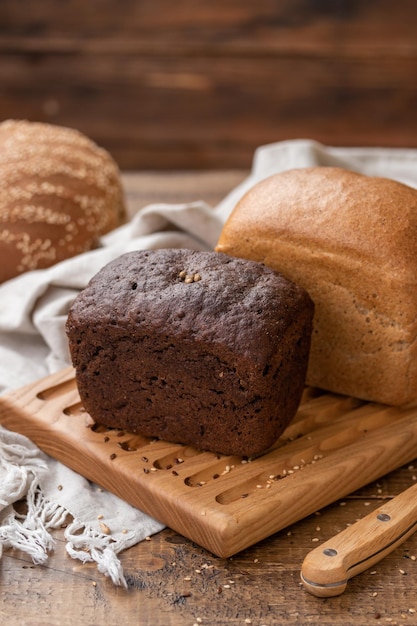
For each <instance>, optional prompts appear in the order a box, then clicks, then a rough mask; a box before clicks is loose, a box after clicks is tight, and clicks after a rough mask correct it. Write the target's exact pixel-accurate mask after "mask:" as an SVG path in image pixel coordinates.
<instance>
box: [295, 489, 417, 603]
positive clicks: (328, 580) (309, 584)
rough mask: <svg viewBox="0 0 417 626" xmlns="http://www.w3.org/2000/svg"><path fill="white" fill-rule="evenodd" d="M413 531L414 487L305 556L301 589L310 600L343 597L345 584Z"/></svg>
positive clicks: (416, 511) (415, 525) (415, 522)
mask: <svg viewBox="0 0 417 626" xmlns="http://www.w3.org/2000/svg"><path fill="white" fill-rule="evenodd" d="M416 530H417V484H416V485H413V486H412V487H409V488H408V489H406V490H405V491H403V492H402V493H401V494H399V495H398V496H395V498H392V500H390V501H389V502H387V503H386V504H384V505H383V506H381V507H379V508H377V509H376V510H375V511H373V512H372V513H369V514H368V515H367V516H366V517H364V518H363V519H361V520H359V521H357V522H355V523H354V524H352V525H351V526H349V527H348V528H346V529H345V530H343V531H342V532H340V533H339V534H337V535H336V536H335V537H333V538H332V539H330V540H328V541H326V542H325V543H323V544H322V545H321V546H319V547H317V548H315V549H314V550H312V551H311V552H309V553H308V554H307V556H306V557H305V559H304V561H303V564H302V567H301V580H302V582H303V585H304V587H305V588H306V589H307V591H309V592H310V593H311V594H313V595H314V596H318V597H319V598H328V597H330V596H337V595H340V594H341V593H343V592H344V591H345V589H346V587H347V583H348V580H349V579H350V578H352V577H353V576H356V575H357V574H360V573H361V572H363V571H365V570H366V569H368V568H369V567H371V566H372V565H375V563H378V561H380V560H381V559H383V558H384V557H385V556H386V555H387V554H389V553H390V552H392V551H393V550H395V548H397V546H399V545H401V544H402V543H403V542H404V541H405V540H406V539H407V538H408V537H410V536H411V535H412V534H413V533H414V532H415V531H416Z"/></svg>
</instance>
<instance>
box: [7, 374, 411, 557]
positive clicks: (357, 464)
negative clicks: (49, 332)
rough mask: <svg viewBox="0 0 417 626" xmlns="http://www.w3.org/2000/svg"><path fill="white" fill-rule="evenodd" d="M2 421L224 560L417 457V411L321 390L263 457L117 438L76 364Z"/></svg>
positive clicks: (12, 396)
mask: <svg viewBox="0 0 417 626" xmlns="http://www.w3.org/2000/svg"><path fill="white" fill-rule="evenodd" d="M0 423H1V424H3V425H4V426H5V427H7V428H9V429H10V430H13V431H17V432H19V433H22V434H24V435H26V436H27V437H29V438H30V439H31V440H32V441H34V442H35V443H37V444H38V446H39V447H40V448H41V449H42V450H44V451H45V452H46V453H48V454H50V455H51V456H52V457H54V458H56V459H58V460H59V461H61V462H63V463H65V464H66V465H67V466H69V467H71V468H72V469H74V470H75V471H77V472H79V473H80V474H82V475H83V476H85V477H86V478H88V479H90V480H92V481H94V482H96V483H97V484H99V485H101V486H102V487H104V488H106V489H108V490H109V491H111V492H113V493H115V494H116V495H118V496H120V497H121V498H123V499H124V500H126V501H127V502H129V503H131V504H132V505H134V506H136V507H138V508H140V509H141V510H143V511H145V512H146V513H148V514H150V515H151V516H153V517H154V518H156V519H158V520H160V521H161V522H162V523H164V524H166V525H167V526H169V527H171V528H172V529H174V530H176V531H177V532H179V533H181V534H183V535H184V536H186V537H188V538H189V539H191V540H193V541H195V542H196V543H198V544H200V545H201V546H203V547H205V548H206V549H207V550H209V551H211V552H212V553H214V554H216V555H218V556H221V557H228V556H231V555H233V554H235V553H237V552H239V551H240V550H243V549H244V548H246V547H248V546H250V545H253V544H254V543H256V542H258V541H260V540H261V539H264V538H265V537H268V536H270V535H271V534H273V533H275V532H277V531H279V530H281V529H283V528H285V527H286V526H288V525H290V524H292V523H294V522H296V521H297V520H299V519H302V518H304V517H306V516H308V515H310V514H312V513H314V512H315V511H317V510H318V509H320V508H322V507H324V506H327V505H329V504H331V503H332V502H335V501H336V500H338V499H339V498H342V497H344V496H346V495H347V494H349V493H352V492H353V491H355V490H356V489H359V488H360V487H362V486H364V485H366V484H367V483H370V482H372V481H374V480H376V479H378V478H379V477H381V476H383V475H384V474H387V473H388V472H390V471H392V470H394V469H396V468H398V467H400V466H401V465H403V464H405V463H409V462H410V461H412V460H413V459H415V458H417V407H416V408H410V409H396V408H390V407H385V406H382V405H377V404H372V403H364V402H361V401H359V400H356V399H353V398H348V397H343V396H337V395H333V394H329V393H323V392H320V391H318V390H315V389H310V388H306V390H305V393H304V396H303V400H302V402H301V405H300V408H299V410H298V413H297V415H296V417H295V419H294V420H293V422H292V423H291V425H290V426H289V427H288V428H287V430H286V431H285V433H284V434H283V435H282V436H281V437H280V439H279V440H278V441H277V443H276V444H275V446H273V448H272V449H271V450H270V451H268V452H267V453H266V454H264V455H262V456H260V457H258V458H256V459H242V458H240V457H227V456H221V455H218V454H213V453H211V452H203V451H199V450H197V449H194V448H192V447H189V446H184V445H180V444H174V443H168V442H165V441H160V440H150V439H149V438H145V437H141V436H138V435H132V434H129V433H127V432H124V431H120V430H114V429H113V430H110V429H107V428H105V427H101V426H97V425H95V424H94V422H93V420H92V419H91V417H90V416H89V415H88V413H86V412H85V411H84V409H83V407H82V405H81V403H80V398H79V395H78V391H77V387H76V383H75V379H74V371H73V370H72V368H68V369H65V370H63V371H61V372H59V373H57V374H53V375H52V376H49V377H47V378H44V379H42V380H40V381H37V382H36V383H33V384H30V385H27V386H25V387H23V388H21V389H19V390H17V391H13V392H12V393H8V394H7V395H3V396H1V397H0Z"/></svg>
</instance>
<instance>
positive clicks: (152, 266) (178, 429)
mask: <svg viewBox="0 0 417 626" xmlns="http://www.w3.org/2000/svg"><path fill="white" fill-rule="evenodd" d="M184 273H185V274H184ZM187 277H190V278H187ZM191 279H192V282H188V281H189V280H191ZM312 316H313V304H312V302H311V300H310V298H309V296H308V295H307V294H306V292H305V291H304V290H302V289H301V288H299V287H297V286H295V285H294V284H293V283H291V282H289V281H287V280H286V279H285V278H284V277H283V276H281V275H279V274H277V273H275V272H273V271H272V270H270V269H268V268H266V267H265V266H264V265H262V264H260V263H256V262H253V261H246V260H242V259H237V258H234V257H229V256H228V255H224V254H221V253H216V252H193V251H189V250H155V251H138V252H132V253H128V254H125V255H123V256H122V257H119V258H118V259H117V260H115V261H113V262H112V263H110V264H109V265H107V266H106V267H105V268H103V270H101V272H99V273H98V274H97V276H96V277H95V278H94V279H93V280H92V281H91V282H90V284H89V286H88V287H87V288H86V289H85V290H84V291H83V292H82V293H81V294H80V295H79V296H78V297H77V298H76V300H75V302H74V304H73V306H72V308H71V310H70V313H69V316H68V321H67V333H68V338H69V346H70V352H71V356H72V360H73V364H74V367H75V368H76V378H77V384H78V388H79V391H80V396H81V399H82V402H83V404H84V407H85V408H86V410H87V411H88V412H89V413H90V414H91V416H92V417H93V419H95V420H96V421H97V422H99V423H102V424H105V425H107V426H110V427H116V428H124V429H126V430H128V431H130V432H138V433H141V434H143V435H147V436H157V437H160V438H162V439H166V440H170V441H178V442H181V443H186V444H191V445H194V446H196V447H198V448H203V449H209V450H213V451H216V452H220V453H223V454H237V455H241V456H251V455H254V454H259V453H260V452H262V451H264V450H266V449H267V448H268V447H270V446H271V445H272V444H273V443H274V442H275V440H276V439H277V437H278V436H279V435H280V434H281V432H282V431H283V429H284V428H285V427H286V426H287V424H288V423H289V421H290V420H291V419H292V417H293V416H294V414H295V411H296V409H297V407H298V404H299V401H300V397H301V393H302V389H303V386H304V382H305V375H306V369H307V360H308V354H309V346H310V336H311V322H312Z"/></svg>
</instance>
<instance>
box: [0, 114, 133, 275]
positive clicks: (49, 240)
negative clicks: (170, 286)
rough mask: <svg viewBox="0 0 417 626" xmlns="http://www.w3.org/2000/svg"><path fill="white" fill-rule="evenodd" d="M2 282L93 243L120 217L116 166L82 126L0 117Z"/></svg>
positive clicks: (66, 256) (119, 186)
mask: <svg viewBox="0 0 417 626" xmlns="http://www.w3.org/2000/svg"><path fill="white" fill-rule="evenodd" d="M0 183H1V185H0V258H1V264H0V283H2V282H4V281H5V280H8V279H10V278H13V277H14V276H17V275H18V274H21V273H23V272H26V271H29V270H35V269H40V268H45V267H49V266H50V265H53V264H54V263H57V262H58V261H62V260H63V259H66V258H68V257H72V256H75V255H76V254H79V253H81V252H85V251H86V250H91V249H92V248H94V247H96V246H97V242H98V238H99V237H100V236H101V235H103V234H104V233H106V232H108V231H110V230H112V229H113V228H115V227H116V226H119V225H120V224H121V223H122V221H123V220H124V199H123V190H122V185H121V179H120V172H119V169H118V167H117V165H116V163H115V162H114V160H113V159H112V158H111V156H110V155H109V154H108V152H106V151H105V150H103V149H102V148H99V146H97V145H96V144H95V143H94V142H93V141H91V140H90V139H88V138H87V137H86V136H85V135H83V134H82V133H80V132H78V131H76V130H73V129H70V128H64V127H62V126H54V125H52V124H41V123H37V122H27V121H24V120H8V121H6V122H3V123H1V124H0Z"/></svg>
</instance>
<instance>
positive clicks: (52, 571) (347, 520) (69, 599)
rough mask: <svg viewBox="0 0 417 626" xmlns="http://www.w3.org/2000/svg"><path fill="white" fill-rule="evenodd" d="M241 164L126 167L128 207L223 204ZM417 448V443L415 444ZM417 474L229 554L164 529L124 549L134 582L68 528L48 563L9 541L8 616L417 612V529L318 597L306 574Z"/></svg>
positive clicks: (129, 620)
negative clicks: (154, 169)
mask: <svg viewBox="0 0 417 626" xmlns="http://www.w3.org/2000/svg"><path fill="white" fill-rule="evenodd" d="M244 176H245V172H241V171H232V172H229V171H227V172H200V173H187V172H183V173H180V174H176V173H165V174H160V173H140V174H136V173H129V174H126V175H125V177H124V180H125V184H126V192H127V196H128V199H129V207H130V210H131V211H132V212H135V211H136V210H139V209H140V208H141V207H143V206H145V205H146V204H147V203H149V202H157V201H164V202H165V201H166V202H182V201H186V200H198V199H203V200H206V201H207V202H209V203H210V204H212V205H215V204H216V202H217V201H218V200H220V199H221V198H222V197H223V196H224V195H225V194H226V193H227V192H228V191H229V190H231V189H232V188H233V187H234V186H235V185H236V184H237V183H238V182H240V181H241V180H242V179H243V178H244ZM416 457H417V451H416ZM415 480H417V459H416V462H415V464H414V465H413V464H409V465H407V466H406V467H403V468H400V469H398V470H397V471H395V472H393V473H391V474H390V475H388V476H385V477H383V478H382V479H380V480H379V481H378V483H373V484H370V485H368V486H367V487H365V488H363V489H362V490H360V491H359V492H357V493H354V494H352V495H351V496H349V497H348V498H345V499H344V500H343V501H340V502H335V503H334V504H333V505H331V506H329V507H327V508H326V509H324V510H321V511H317V513H316V514H314V515H311V516H310V517H308V518H307V519H304V520H302V521H301V522H298V523H296V524H294V525H292V526H291V527H289V528H286V529H284V530H283V531H281V532H279V533H277V534H275V535H273V536H272V537H270V538H268V539H265V540H264V541H262V542H261V543H259V544H257V545H254V546H252V547H251V548H248V549H246V550H244V551H243V552H241V553H240V554H237V555H235V556H233V557H231V558H227V559H222V558H219V557H216V556H214V555H213V554H211V553H209V552H207V551H206V550H205V549H203V548H201V547H199V546H198V545H196V544H194V543H192V542H191V541H189V540H188V539H185V538H184V537H182V536H179V535H178V534H177V533H176V532H174V531H172V530H170V529H168V528H167V529H165V530H163V531H162V532H160V533H158V534H156V535H154V536H152V537H151V538H150V540H149V541H144V542H142V543H140V544H139V545H137V546H135V547H133V548H130V549H129V550H127V551H125V552H124V553H122V554H121V561H122V564H123V567H124V571H125V575H126V578H127V582H128V589H122V588H116V587H114V586H113V585H112V583H111V582H110V581H109V580H108V579H107V578H105V577H103V576H102V575H101V574H99V573H98V571H97V569H96V566H95V565H93V564H87V565H82V564H81V563H79V562H78V561H74V560H72V559H71V558H70V557H69V556H67V554H66V551H65V543H64V538H63V530H59V531H56V532H55V533H54V536H55V539H56V550H55V553H54V554H53V555H52V556H51V558H50V559H49V561H48V563H47V564H46V565H45V566H35V565H33V564H32V562H31V560H30V558H29V557H28V556H26V555H25V554H23V553H21V552H18V551H12V550H8V551H5V552H4V554H3V557H2V559H1V561H0V591H1V595H0V623H1V624H8V625H19V626H20V625H25V626H40V625H58V624H59V625H63V626H66V625H68V626H75V625H78V624H82V625H105V626H112V625H119V624H120V625H121V624H126V625H128V624H139V625H143V626H148V625H149V626H193V625H200V624H201V625H203V626H220V625H223V624H230V625H233V626H245V625H247V624H252V626H262V625H265V626H272V625H274V626H275V625H277V626H278V625H286V624H296V625H300V626H302V625H304V624H317V625H318V624H320V625H322V626H323V625H325V624H332V625H333V626H338V625H340V626H341V625H343V626H349V625H350V624H355V626H356V625H362V624H363V625H369V624H375V625H380V624H381V625H388V624H389V625H391V626H394V625H400V624H404V625H406V624H416V623H417V560H416V559H415V556H417V536H412V537H411V538H410V539H408V540H407V541H406V542H405V543H404V544H403V545H402V546H400V547H398V548H397V549H396V550H395V551H394V552H393V553H391V554H390V555H389V556H387V557H386V558H385V559H384V560H383V561H381V562H380V563H378V564H377V565H375V566H373V567H372V568H371V569H369V570H367V571H366V572H364V573H363V574H361V575H359V576H357V577H355V578H353V579H352V580H351V581H349V583H348V586H347V589H346V591H345V592H344V594H343V595H341V596H338V597H335V598H328V599H319V598H316V597H314V596H312V595H310V594H309V593H308V592H307V591H306V590H305V589H304V587H303V586H302V584H301V583H300V568H301V564H302V562H303V559H304V557H305V556H306V554H307V553H308V552H309V551H310V550H312V549H313V548H315V547H317V545H320V542H323V541H325V540H326V539H328V538H330V537H332V536H333V535H334V534H335V533H338V532H339V531H341V530H342V529H344V528H345V527H346V526H347V525H349V524H351V523H352V522H354V521H355V520H356V519H359V518H361V517H364V516H365V515H366V514H368V513H369V512H370V511H371V510H372V508H376V507H378V506H379V505H381V503H383V502H384V501H386V500H387V499H390V498H392V497H393V496H395V495H396V494H398V493H400V492H401V491H403V490H404V489H406V488H407V487H409V486H410V485H412V484H414V482H415Z"/></svg>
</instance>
